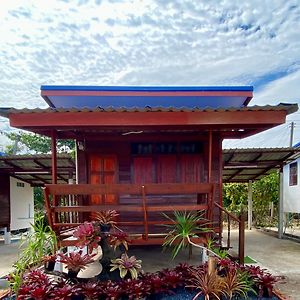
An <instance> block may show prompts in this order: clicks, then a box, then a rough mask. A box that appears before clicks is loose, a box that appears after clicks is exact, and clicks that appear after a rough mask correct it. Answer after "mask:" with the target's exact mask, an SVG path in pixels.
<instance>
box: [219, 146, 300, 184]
mask: <svg viewBox="0 0 300 300" xmlns="http://www.w3.org/2000/svg"><path fill="white" fill-rule="evenodd" d="M297 153H300V148H251V149H224V150H223V183H227V182H248V181H249V180H258V179H261V178H262V177H264V176H266V175H268V174H270V173H271V172H273V171H275V170H278V169H280V168H281V167H282V165H283V164H284V163H286V162H288V161H290V160H293V159H294V156H295V155H296V154H297Z"/></svg>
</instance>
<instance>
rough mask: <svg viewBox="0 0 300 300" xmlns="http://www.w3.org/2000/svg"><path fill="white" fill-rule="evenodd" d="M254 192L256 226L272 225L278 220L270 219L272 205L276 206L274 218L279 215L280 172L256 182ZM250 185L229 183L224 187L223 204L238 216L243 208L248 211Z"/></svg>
mask: <svg viewBox="0 0 300 300" xmlns="http://www.w3.org/2000/svg"><path fill="white" fill-rule="evenodd" d="M252 191H253V221H254V224H255V225H256V226H266V225H270V223H272V222H276V219H274V220H271V218H270V203H271V202H273V204H274V216H277V215H278V199H279V174H278V172H274V173H271V174H269V175H267V176H264V177H263V178H262V179H260V180H257V181H254V182H253V184H252ZM247 199H248V184H245V183H227V184H224V186H223V204H224V207H225V208H226V209H228V210H229V211H231V212H233V213H236V214H238V213H239V212H240V211H241V209H242V208H243V210H244V211H247Z"/></svg>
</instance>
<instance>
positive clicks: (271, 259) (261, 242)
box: [0, 230, 300, 300]
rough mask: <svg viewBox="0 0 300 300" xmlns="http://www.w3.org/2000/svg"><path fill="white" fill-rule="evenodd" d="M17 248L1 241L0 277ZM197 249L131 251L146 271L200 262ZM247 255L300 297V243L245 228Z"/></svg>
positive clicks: (284, 289)
mask: <svg viewBox="0 0 300 300" xmlns="http://www.w3.org/2000/svg"><path fill="white" fill-rule="evenodd" d="M224 236H226V234H224ZM232 239H233V241H232V244H233V245H236V244H237V231H233V232H232ZM18 252H19V242H16V241H13V242H12V244H10V245H4V242H1V241H0V277H2V276H4V275H6V274H8V273H9V272H10V271H11V269H12V264H13V263H14V261H15V260H16V259H17V257H18ZM198 252H199V251H198V250H197V249H195V250H194V255H193V258H192V260H191V261H189V260H188V254H187V253H184V254H183V255H182V256H180V257H178V258H177V259H176V260H175V261H172V259H171V256H170V253H162V252H161V247H159V246H155V247H151V246H147V247H142V248H140V247H139V248H132V249H129V254H130V255H136V257H137V258H140V259H142V260H143V269H144V270H145V271H156V270H159V269H162V268H167V267H171V266H175V265H176V264H177V263H179V262H182V261H187V262H189V263H191V264H199V263H200V256H199V253H198ZM246 255H249V256H251V257H252V258H254V259H255V260H256V261H257V263H258V264H259V265H260V266H262V267H264V268H267V269H268V270H269V271H270V272H271V273H273V274H275V275H281V276H285V277H286V280H285V281H286V282H285V283H281V284H278V287H279V289H280V290H281V291H282V292H284V293H285V294H286V295H288V296H290V297H291V299H294V300H297V299H299V300H300V243H297V242H294V241H290V240H279V239H277V238H276V237H274V236H272V235H269V234H265V233H262V232H260V231H257V230H251V231H246Z"/></svg>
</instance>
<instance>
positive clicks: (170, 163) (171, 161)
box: [157, 155, 177, 183]
mask: <svg viewBox="0 0 300 300" xmlns="http://www.w3.org/2000/svg"><path fill="white" fill-rule="evenodd" d="M157 182H158V183H176V182H177V159H176V155H160V156H158V160H157Z"/></svg>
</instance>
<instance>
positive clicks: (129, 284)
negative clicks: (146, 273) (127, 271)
mask: <svg viewBox="0 0 300 300" xmlns="http://www.w3.org/2000/svg"><path fill="white" fill-rule="evenodd" d="M120 286H121V289H122V290H123V296H125V297H126V299H129V300H134V299H143V298H144V297H146V296H148V295H149V294H150V286H149V285H147V284H145V282H144V281H143V280H141V279H126V280H124V281H122V282H121V284H120Z"/></svg>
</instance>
